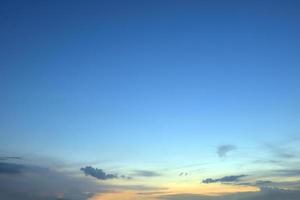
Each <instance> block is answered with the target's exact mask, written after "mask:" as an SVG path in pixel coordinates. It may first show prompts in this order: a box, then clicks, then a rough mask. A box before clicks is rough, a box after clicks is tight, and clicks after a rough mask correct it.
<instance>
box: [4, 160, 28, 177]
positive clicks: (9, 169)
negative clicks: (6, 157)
mask: <svg viewBox="0 0 300 200" xmlns="http://www.w3.org/2000/svg"><path fill="white" fill-rule="evenodd" d="M25 168H26V167H25V166H24V165H21V164H16V163H6V162H0V174H20V173H21V172H22V170H24V169H25Z"/></svg>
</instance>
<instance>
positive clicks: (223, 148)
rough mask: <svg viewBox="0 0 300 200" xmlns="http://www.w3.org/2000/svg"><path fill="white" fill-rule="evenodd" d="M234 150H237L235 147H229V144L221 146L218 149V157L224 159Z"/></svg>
mask: <svg viewBox="0 0 300 200" xmlns="http://www.w3.org/2000/svg"><path fill="white" fill-rule="evenodd" d="M235 149H237V147H236V146H234V145H230V144H227V145H221V146H219V147H218V149H217V153H218V155H219V156H220V157H226V155H227V153H228V152H230V151H233V150H235Z"/></svg>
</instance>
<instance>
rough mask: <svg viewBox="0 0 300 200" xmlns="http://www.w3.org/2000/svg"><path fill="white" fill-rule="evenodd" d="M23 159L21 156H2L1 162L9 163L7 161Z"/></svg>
mask: <svg viewBox="0 0 300 200" xmlns="http://www.w3.org/2000/svg"><path fill="white" fill-rule="evenodd" d="M21 159H22V157H19V156H0V161H1V160H2V161H7V160H21Z"/></svg>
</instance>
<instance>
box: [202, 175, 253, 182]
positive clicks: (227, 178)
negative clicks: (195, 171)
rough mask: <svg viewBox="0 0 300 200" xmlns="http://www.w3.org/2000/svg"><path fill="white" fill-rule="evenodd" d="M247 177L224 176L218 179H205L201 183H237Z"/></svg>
mask: <svg viewBox="0 0 300 200" xmlns="http://www.w3.org/2000/svg"><path fill="white" fill-rule="evenodd" d="M245 176H247V175H238V176H224V177H222V178H218V179H212V178H207V179H204V180H203V181H202V183H217V182H221V183H223V182H225V183H227V182H237V181H239V180H240V178H243V177H245Z"/></svg>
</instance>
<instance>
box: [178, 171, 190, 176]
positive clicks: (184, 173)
mask: <svg viewBox="0 0 300 200" xmlns="http://www.w3.org/2000/svg"><path fill="white" fill-rule="evenodd" d="M187 175H188V173H187V172H181V173H180V174H179V176H187Z"/></svg>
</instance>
